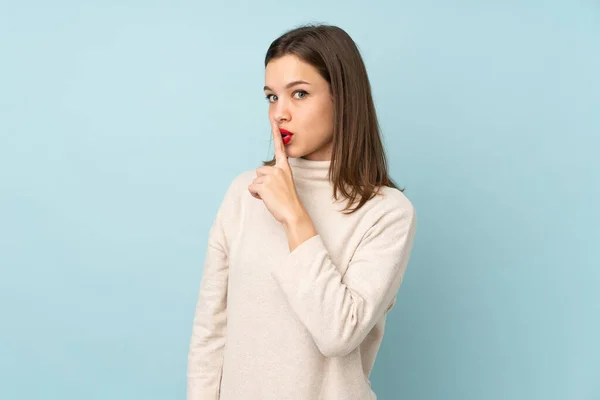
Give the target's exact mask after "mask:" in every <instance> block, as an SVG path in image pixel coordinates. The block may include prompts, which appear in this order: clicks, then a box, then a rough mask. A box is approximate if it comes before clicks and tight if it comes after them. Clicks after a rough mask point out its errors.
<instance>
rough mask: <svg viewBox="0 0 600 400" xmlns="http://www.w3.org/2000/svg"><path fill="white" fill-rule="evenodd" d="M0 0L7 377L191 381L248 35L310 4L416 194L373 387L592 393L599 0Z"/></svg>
mask: <svg viewBox="0 0 600 400" xmlns="http://www.w3.org/2000/svg"><path fill="white" fill-rule="evenodd" d="M0 4H1V5H0V184H1V186H0V267H1V271H0V272H1V273H0V316H1V320H0V321H1V329H0V398H1V399H3V400H4V399H6V400H12V399H61V400H75V399H77V400H79V399H106V400H118V399H128V400H129V399H132V400H137V399H144V400H146V399H148V400H154V399H182V398H184V396H185V369H186V363H187V348H188V343H189V337H190V334H191V323H192V318H193V312H194V307H195V302H196V296H197V291H198V288H199V284H200V278H201V275H202V266H203V261H204V254H205V251H206V240H207V234H208V230H209V228H210V224H211V222H212V220H213V218H214V216H215V213H216V210H217V208H218V206H219V203H220V201H221V199H222V196H223V195H224V193H225V190H226V188H227V186H228V185H229V183H230V182H231V180H232V179H233V178H234V177H235V176H236V175H237V174H239V173H240V172H242V171H244V170H248V169H252V168H256V167H258V166H259V165H260V160H263V159H268V158H270V157H271V156H272V154H273V151H272V143H271V142H270V131H269V124H268V119H267V102H266V100H264V97H263V92H262V86H263V84H264V80H263V79H264V75H263V73H264V69H263V65H262V63H263V58H264V54H265V51H266V49H267V47H268V45H269V44H270V43H271V41H272V40H273V39H275V38H276V37H277V36H279V35H280V34H281V33H283V32H284V31H285V30H287V29H289V28H292V27H295V26H297V25H299V24H303V23H308V22H326V23H331V24H335V25H338V26H340V27H342V28H343V29H345V30H346V31H347V32H348V33H349V34H350V35H351V36H352V37H353V38H354V39H355V41H356V42H357V44H358V46H359V47H360V50H361V52H362V54H363V56H364V60H365V63H366V65H367V68H368V72H369V74H370V79H371V84H372V87H373V93H374V97H375V101H376V107H377V110H378V113H379V117H380V122H381V126H382V131H383V135H384V141H385V146H386V149H387V153H388V156H389V160H390V166H391V175H392V177H393V178H394V179H395V180H396V181H397V182H398V183H399V184H400V185H401V186H405V187H406V191H405V194H406V195H407V196H408V197H409V198H410V199H411V201H412V202H413V203H414V205H415V207H416V209H417V213H418V216H419V226H418V233H417V238H416V242H415V247H414V251H413V257H412V259H411V261H410V264H409V267H408V270H407V273H406V276H405V281H404V283H403V285H402V287H401V289H400V294H399V298H398V303H397V305H396V307H395V308H394V310H393V311H392V313H391V315H390V317H389V319H388V321H389V322H388V325H387V329H386V335H385V337H384V341H383V345H382V348H381V351H380V353H379V357H378V359H377V362H376V365H375V368H374V372H373V374H372V377H371V378H372V382H373V386H374V389H375V391H376V393H377V394H378V398H379V399H381V400H396V399H399V400H402V399H411V400H413V399H415V400H416V399H419V400H428V399H436V400H437V399H440V400H506V399H510V400H514V399H523V400H534V399H536V400H537V399H539V400H559V399H560V400H593V399H600V345H599V344H598V340H599V338H600V251H599V250H598V249H599V242H600V212H599V209H598V206H599V204H600V156H598V151H599V149H600V139H599V138H598V135H599V134H600V117H599V114H600V79H599V75H600V72H599V71H600V5H599V3H598V2H597V1H586V2H584V1H566V0H565V1H530V2H517V1H497V2H485V1H479V2H475V1H454V2H448V1H441V0H439V1H435V0H431V1H424V2H417V1H379V2H376V3H371V4H368V3H367V2H364V1H361V2H358V1H350V2H342V1H336V2H332V1H322V0H320V1H303V2H293V3H292V2H283V1H254V2H228V3H219V2H199V1H196V2H192V1H188V2H185V1H175V2H173V1H171V2H167V1H148V2H142V1H129V2H122V1H112V0H111V1H102V2H101V1H95V2H76V1H70V2H67V1H55V2H42V1H22V2H16V1H13V2H8V1H3V2H2V3H0ZM333 400H338V399H333Z"/></svg>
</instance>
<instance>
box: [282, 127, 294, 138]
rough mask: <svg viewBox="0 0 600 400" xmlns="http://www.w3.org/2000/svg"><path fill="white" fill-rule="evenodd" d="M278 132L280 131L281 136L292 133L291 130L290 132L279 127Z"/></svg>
mask: <svg viewBox="0 0 600 400" xmlns="http://www.w3.org/2000/svg"><path fill="white" fill-rule="evenodd" d="M279 132H281V136H284V137H285V136H292V135H293V133H292V132H290V131H288V130H287V129H281V128H280V129H279Z"/></svg>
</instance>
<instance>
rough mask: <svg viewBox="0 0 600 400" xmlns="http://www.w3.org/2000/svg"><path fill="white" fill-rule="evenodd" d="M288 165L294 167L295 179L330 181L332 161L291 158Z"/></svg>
mask: <svg viewBox="0 0 600 400" xmlns="http://www.w3.org/2000/svg"><path fill="white" fill-rule="evenodd" d="M288 163H289V164H290V167H292V173H293V175H294V178H300V179H309V180H315V181H328V180H329V166H330V165H331V160H325V161H313V160H307V159H305V158H301V157H298V158H294V157H289V158H288Z"/></svg>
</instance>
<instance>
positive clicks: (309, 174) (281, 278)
mask: <svg viewBox="0 0 600 400" xmlns="http://www.w3.org/2000/svg"><path fill="white" fill-rule="evenodd" d="M288 162H289V164H290V166H291V167H292V172H293V176H294V181H295V183H296V189H297V191H298V195H299V197H300V200H301V201H302V204H303V205H304V207H305V208H306V210H307V211H308V213H309V214H310V217H311V219H312V221H313V223H314V225H315V228H316V230H317V235H316V236H313V237H312V238H310V239H308V240H307V241H305V242H304V243H302V244H300V245H299V246H298V247H297V248H295V249H294V251H292V252H291V253H290V251H289V247H288V240H287V236H286V233H285V231H284V228H283V226H282V225H281V224H280V223H279V222H277V221H276V220H275V218H274V217H273V216H272V215H271V214H270V213H269V211H268V210H267V208H266V207H265V205H264V203H263V202H262V201H261V200H258V199H256V198H254V197H252V196H251V195H250V193H249V192H248V185H250V183H251V182H252V180H253V179H254V178H255V177H256V174H255V170H254V169H253V170H249V171H245V172H243V173H241V174H239V175H238V176H237V177H236V178H235V179H234V180H233V182H232V183H231V185H230V186H229V188H228V190H227V193H226V194H225V196H224V199H223V202H222V203H221V206H220V208H219V211H218V213H217V215H216V218H215V220H214V222H213V224H212V227H211V230H210V234H209V240H208V247H207V252H206V258H205V263H204V270H203V275H202V282H201V284H200V290H199V297H198V302H197V308H196V313H195V318H194V322H193V329H192V336H191V343H190V348H189V357H188V372H187V398H188V400H287V399H302V400H319V399H323V400H367V399H371V400H372V399H376V395H375V393H374V392H373V390H372V389H371V384H370V381H369V375H370V373H371V369H372V367H373V364H374V362H375V357H376V355H377V352H378V350H379V346H380V344H381V340H382V337H383V333H384V326H385V320H386V315H387V312H388V311H389V310H390V309H391V307H393V305H394V304H395V301H396V295H397V292H398V289H399V287H400V284H401V282H402V277H403V275H404V272H405V270H406V267H407V264H408V260H409V257H410V253H411V249H412V245H413V238H414V235H415V229H416V215H415V210H414V208H413V206H412V204H411V202H410V201H409V200H408V199H407V198H406V196H405V195H404V194H403V193H402V192H400V191H399V190H396V189H392V188H388V187H386V188H384V190H383V191H382V192H383V195H378V196H376V197H375V198H373V199H371V200H369V201H368V202H367V203H366V205H365V206H363V207H362V208H361V209H360V210H359V211H357V212H355V213H353V214H351V215H344V214H342V213H341V212H340V211H341V210H342V209H343V206H344V205H345V200H344V199H343V197H340V198H339V199H338V200H337V201H334V198H333V192H332V185H331V184H330V183H329V181H328V170H329V165H330V161H310V160H305V159H303V158H288Z"/></svg>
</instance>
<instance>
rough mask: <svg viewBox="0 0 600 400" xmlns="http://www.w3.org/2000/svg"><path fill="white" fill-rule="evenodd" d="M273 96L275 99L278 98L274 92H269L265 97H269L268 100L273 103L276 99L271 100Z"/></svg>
mask: <svg viewBox="0 0 600 400" xmlns="http://www.w3.org/2000/svg"><path fill="white" fill-rule="evenodd" d="M271 96H273V97H274V98H275V100H277V96H276V95H274V94H268V95H266V96H265V99H267V101H268V102H269V103H273V102H274V101H275V100H271Z"/></svg>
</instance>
